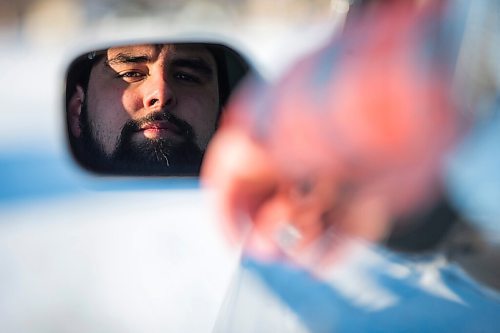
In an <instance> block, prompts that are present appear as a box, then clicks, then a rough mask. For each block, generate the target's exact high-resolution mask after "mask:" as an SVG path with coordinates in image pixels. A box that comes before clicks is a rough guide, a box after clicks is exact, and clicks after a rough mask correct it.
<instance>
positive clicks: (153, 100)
mask: <svg viewBox="0 0 500 333" xmlns="http://www.w3.org/2000/svg"><path fill="white" fill-rule="evenodd" d="M144 88H145V92H144V100H143V103H144V107H145V108H146V109H155V110H160V109H162V108H165V107H172V106H173V105H175V103H176V97H175V92H174V89H173V87H172V85H171V84H170V83H169V82H168V79H167V78H166V77H164V76H163V75H156V76H153V75H151V76H150V77H149V78H148V79H147V82H146V84H145V86H144Z"/></svg>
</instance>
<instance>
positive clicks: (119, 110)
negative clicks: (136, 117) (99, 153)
mask: <svg viewBox="0 0 500 333" xmlns="http://www.w3.org/2000/svg"><path fill="white" fill-rule="evenodd" d="M90 96H92V95H90ZM94 96H98V98H94V99H92V98H90V99H89V104H88V114H89V121H90V122H91V126H92V131H93V134H94V137H95V139H96V140H97V141H98V142H99V143H100V144H101V145H102V148H103V149H104V152H105V153H106V154H107V155H111V154H112V153H113V152H114V149H115V147H116V144H117V142H118V140H119V137H120V133H121V130H122V128H123V125H124V124H125V123H126V122H127V121H128V120H130V119H131V117H130V114H129V112H127V98H126V96H127V94H126V93H124V92H122V91H118V90H101V91H100V92H98V93H97V94H96V93H94ZM129 99H130V98H129ZM129 104H130V102H129Z"/></svg>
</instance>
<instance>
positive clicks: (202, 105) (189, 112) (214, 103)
mask: <svg viewBox="0 0 500 333" xmlns="http://www.w3.org/2000/svg"><path fill="white" fill-rule="evenodd" d="M178 102H180V103H178V109H177V112H176V113H177V114H176V115H177V116H178V117H179V118H181V119H182V120H184V121H186V122H187V123H189V124H190V125H191V126H192V127H193V130H194V132H195V135H196V141H197V144H198V146H199V147H201V148H202V149H205V148H206V146H207V144H208V141H209V140H210V138H211V137H212V135H213V133H214V131H215V126H216V121H217V118H218V114H219V98H218V93H217V92H215V93H214V92H210V93H204V94H193V93H190V94H186V95H185V96H184V97H183V98H182V102H181V101H178Z"/></svg>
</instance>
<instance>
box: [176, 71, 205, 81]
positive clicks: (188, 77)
mask: <svg viewBox="0 0 500 333" xmlns="http://www.w3.org/2000/svg"><path fill="white" fill-rule="evenodd" d="M175 77H176V78H177V79H179V80H182V81H186V82H192V83H199V82H200V79H199V78H198V77H197V76H195V75H191V74H187V73H182V72H179V73H176V74H175Z"/></svg>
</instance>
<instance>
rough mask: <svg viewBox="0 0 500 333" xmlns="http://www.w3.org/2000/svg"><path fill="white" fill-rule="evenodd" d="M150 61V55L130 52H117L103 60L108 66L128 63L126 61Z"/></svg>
mask: <svg viewBox="0 0 500 333" xmlns="http://www.w3.org/2000/svg"><path fill="white" fill-rule="evenodd" d="M149 61H151V58H150V56H148V55H147V54H139V55H137V54H130V53H118V54H117V55H115V56H113V57H112V58H109V59H108V60H106V61H105V64H106V65H108V66H110V65H114V64H128V63H134V64H135V63H146V62H149Z"/></svg>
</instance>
